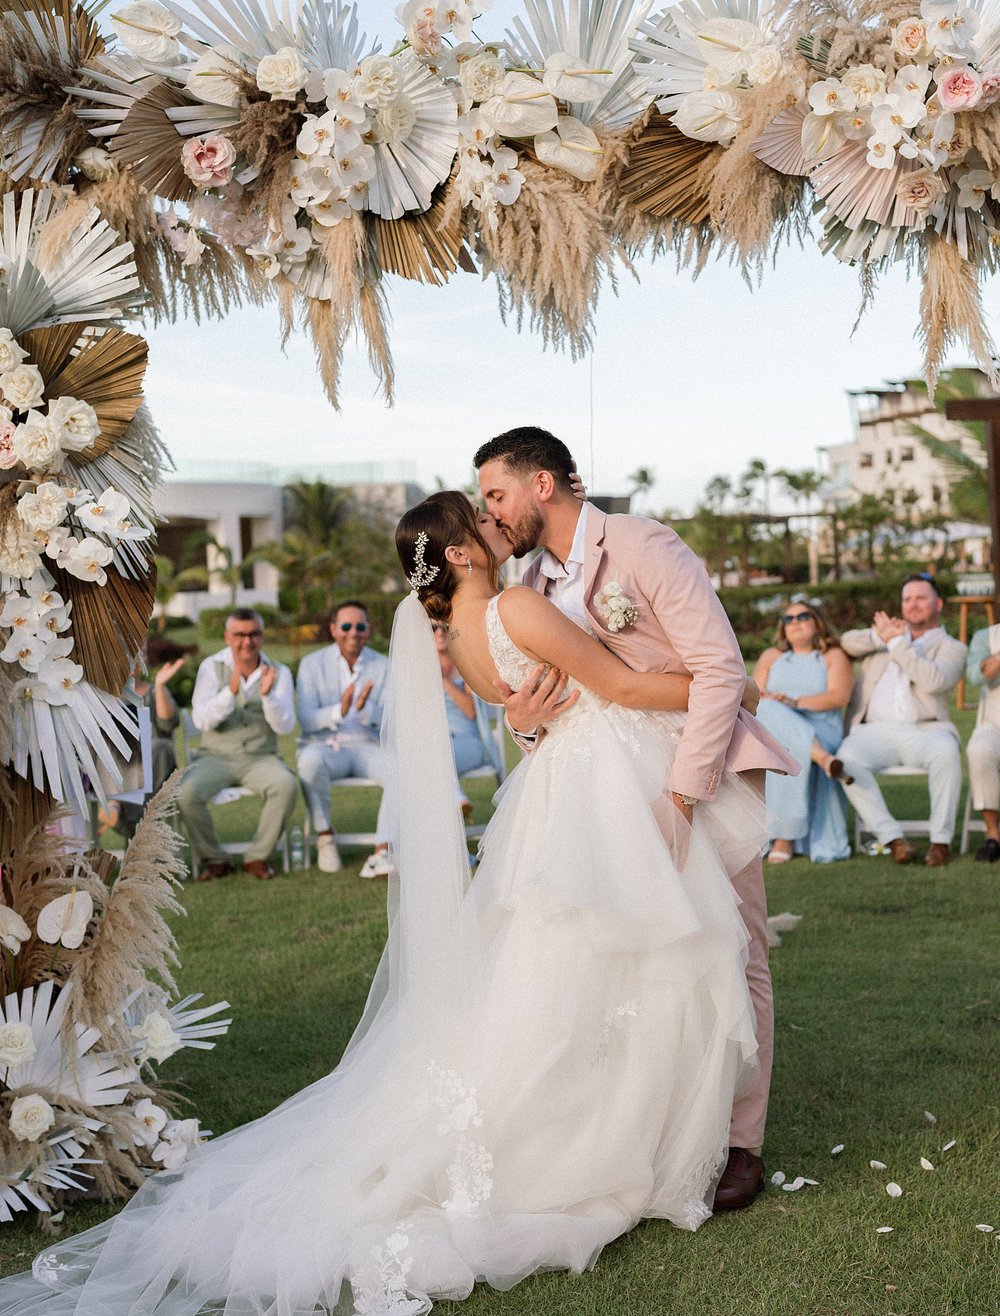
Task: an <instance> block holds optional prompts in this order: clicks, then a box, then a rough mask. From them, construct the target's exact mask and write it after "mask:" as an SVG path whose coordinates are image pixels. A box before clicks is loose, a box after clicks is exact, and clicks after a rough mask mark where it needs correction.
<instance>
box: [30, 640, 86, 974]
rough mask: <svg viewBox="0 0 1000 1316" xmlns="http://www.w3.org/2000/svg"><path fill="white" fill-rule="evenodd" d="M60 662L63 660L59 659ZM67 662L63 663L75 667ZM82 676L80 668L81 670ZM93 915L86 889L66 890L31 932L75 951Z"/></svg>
mask: <svg viewBox="0 0 1000 1316" xmlns="http://www.w3.org/2000/svg"><path fill="white" fill-rule="evenodd" d="M59 661H60V662H66V660H65V659H60V660H59ZM77 665H78V664H76V663H69V664H67V666H70V667H76V666H77ZM81 675H82V669H81ZM93 914H94V902H93V900H92V899H91V898H90V895H89V893H88V892H86V891H77V890H76V889H75V888H74V890H72V891H67V892H66V894H65V895H64V896H57V897H56V899H55V900H50V901H49V903H48V904H47V905H45V906H44V907H43V908H42V910H41V912H40V913H39V915H38V919H37V922H36V924H35V932H36V933H37V935H38V939H39V940H40V941H44V942H45V943H46V944H47V945H49V946H54V945H56V944H57V943H58V942H62V944H63V945H64V946H65V947H66V949H67V950H76V949H77V947H78V946H80V945H81V944H82V942H83V938H84V937H85V935H86V932H87V928H88V926H89V924H90V920H91V918H92V917H93Z"/></svg>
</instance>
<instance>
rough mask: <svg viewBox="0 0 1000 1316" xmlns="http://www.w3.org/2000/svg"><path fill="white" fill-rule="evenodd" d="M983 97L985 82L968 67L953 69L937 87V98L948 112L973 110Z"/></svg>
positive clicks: (961, 66)
mask: <svg viewBox="0 0 1000 1316" xmlns="http://www.w3.org/2000/svg"><path fill="white" fill-rule="evenodd" d="M982 95H983V80H982V78H981V77H980V76H979V74H978V73H977V72H976V70H975V69H971V68H969V67H968V65H965V64H959V65H957V66H956V67H955V68H952V69H951V70H950V71H949V72H948V73H946V74H945V75H944V77H943V78H942V79H941V80H940V81H939V82H938V85H937V98H938V100H939V101H940V102H941V106H942V108H943V109H944V110H945V111H946V112H951V111H955V110H971V109H972V108H973V106H975V105H978V104H979V102H980V100H981V99H982Z"/></svg>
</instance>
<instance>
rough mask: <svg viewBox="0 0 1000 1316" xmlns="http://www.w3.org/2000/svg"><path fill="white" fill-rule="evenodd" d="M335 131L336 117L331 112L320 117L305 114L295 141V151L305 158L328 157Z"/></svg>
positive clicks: (328, 111)
mask: <svg viewBox="0 0 1000 1316" xmlns="http://www.w3.org/2000/svg"><path fill="white" fill-rule="evenodd" d="M336 131H337V116H336V114H335V113H334V112H333V110H327V112H326V114H320V115H315V114H307V115H306V117H305V119H304V120H303V121H302V127H301V128H300V129H299V135H298V137H296V139H295V149H296V150H297V151H298V152H299V154H300V155H305V156H312V155H329V154H330V152H331V151H332V150H333V139H334V134H335V133H336Z"/></svg>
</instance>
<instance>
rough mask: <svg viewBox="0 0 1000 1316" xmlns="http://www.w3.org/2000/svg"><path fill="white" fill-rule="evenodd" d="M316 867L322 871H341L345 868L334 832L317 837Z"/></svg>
mask: <svg viewBox="0 0 1000 1316" xmlns="http://www.w3.org/2000/svg"><path fill="white" fill-rule="evenodd" d="M316 867H317V868H318V869H319V871H320V872H321V873H339V872H340V870H341V869H342V868H343V864H342V863H341V862H340V851H339V850H338V849H337V842H336V841H335V840H334V839H333V833H332V832H324V833H323V835H322V836H317V837H316Z"/></svg>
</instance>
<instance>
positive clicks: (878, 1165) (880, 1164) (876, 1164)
mask: <svg viewBox="0 0 1000 1316" xmlns="http://www.w3.org/2000/svg"><path fill="white" fill-rule="evenodd" d="M868 1164H869V1165H870V1166H871V1167H872V1169H873V1170H886V1169H888V1166H887V1165H886V1163H885V1161H869V1162H868Z"/></svg>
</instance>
